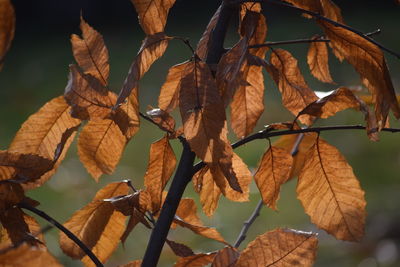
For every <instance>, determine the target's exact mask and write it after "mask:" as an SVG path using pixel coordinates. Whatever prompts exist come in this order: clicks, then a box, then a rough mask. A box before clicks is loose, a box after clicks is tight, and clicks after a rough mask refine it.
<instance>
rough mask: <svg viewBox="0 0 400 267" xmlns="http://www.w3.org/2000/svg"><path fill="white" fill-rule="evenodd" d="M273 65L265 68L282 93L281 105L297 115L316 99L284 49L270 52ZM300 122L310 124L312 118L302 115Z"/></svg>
mask: <svg viewBox="0 0 400 267" xmlns="http://www.w3.org/2000/svg"><path fill="white" fill-rule="evenodd" d="M271 64H272V66H273V67H271V68H269V69H268V68H267V70H268V71H269V72H270V74H271V76H272V78H273V79H274V81H275V83H276V84H277V85H278V88H279V91H280V92H281V94H282V103H283V105H284V106H285V107H286V108H287V109H288V110H289V111H290V112H292V113H293V114H294V115H297V114H298V113H299V112H300V111H301V110H303V109H304V108H305V107H306V106H307V105H308V104H310V103H312V102H314V101H315V100H317V99H318V97H317V96H316V95H315V93H314V92H313V91H312V90H311V89H310V88H309V87H308V85H307V83H306V82H305V80H304V78H303V75H302V74H301V72H300V69H299V67H298V65H297V60H296V59H295V58H294V57H293V56H292V55H291V54H290V53H289V52H288V51H286V50H283V49H276V50H274V52H273V53H272V54H271ZM300 121H301V122H302V123H305V124H311V123H312V118H311V117H310V116H304V117H302V118H301V119H300Z"/></svg>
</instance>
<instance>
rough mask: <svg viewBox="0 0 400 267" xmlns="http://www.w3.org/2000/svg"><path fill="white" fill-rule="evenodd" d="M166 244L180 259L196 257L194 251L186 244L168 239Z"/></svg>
mask: <svg viewBox="0 0 400 267" xmlns="http://www.w3.org/2000/svg"><path fill="white" fill-rule="evenodd" d="M165 242H166V243H167V244H168V246H169V247H170V248H171V250H172V251H173V252H174V254H175V255H176V256H178V257H189V256H192V255H194V252H193V250H192V249H191V248H189V247H188V246H186V245H184V244H181V243H178V242H175V241H172V240H169V239H166V240H165Z"/></svg>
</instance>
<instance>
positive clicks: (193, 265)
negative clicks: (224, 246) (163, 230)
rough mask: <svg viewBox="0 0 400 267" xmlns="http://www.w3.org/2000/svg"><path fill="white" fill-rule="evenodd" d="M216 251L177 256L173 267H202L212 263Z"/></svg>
mask: <svg viewBox="0 0 400 267" xmlns="http://www.w3.org/2000/svg"><path fill="white" fill-rule="evenodd" d="M216 254H217V252H210V253H200V254H195V255H193V256H189V257H184V258H179V260H178V261H177V262H176V263H175V265H174V267H188V266H190V267H202V266H206V265H207V264H210V263H212V261H213V259H214V257H215V255H216Z"/></svg>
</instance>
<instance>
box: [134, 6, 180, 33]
mask: <svg viewBox="0 0 400 267" xmlns="http://www.w3.org/2000/svg"><path fill="white" fill-rule="evenodd" d="M131 2H132V4H133V5H134V6H135V9H136V12H137V13H138V15H139V23H140V25H141V26H142V29H143V31H144V32H145V33H146V34H147V35H152V34H155V33H159V32H163V31H164V27H165V24H166V23H167V17H168V12H169V9H170V8H171V7H172V6H173V5H174V3H175V0H131Z"/></svg>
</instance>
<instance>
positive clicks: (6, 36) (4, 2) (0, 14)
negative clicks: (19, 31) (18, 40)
mask: <svg viewBox="0 0 400 267" xmlns="http://www.w3.org/2000/svg"><path fill="white" fill-rule="evenodd" d="M0 18H1V19H0V71H1V69H2V68H3V62H4V57H5V55H6V53H7V51H8V49H9V48H10V46H11V42H12V40H13V38H14V31H15V13H14V8H13V6H12V4H11V1H10V0H0Z"/></svg>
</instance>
